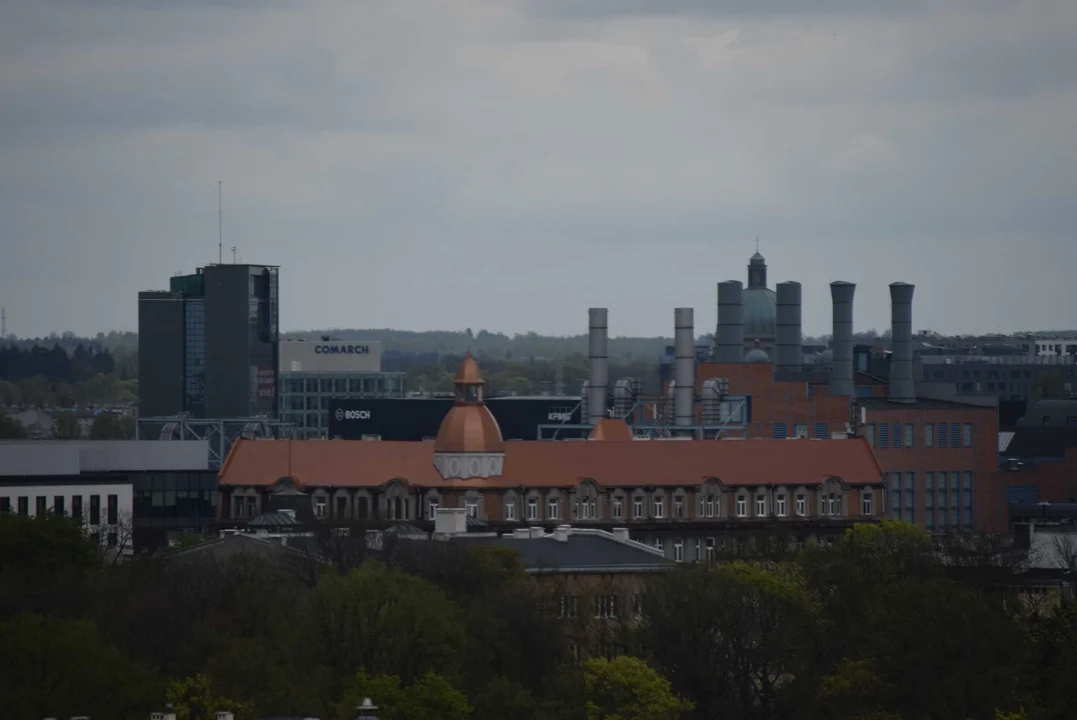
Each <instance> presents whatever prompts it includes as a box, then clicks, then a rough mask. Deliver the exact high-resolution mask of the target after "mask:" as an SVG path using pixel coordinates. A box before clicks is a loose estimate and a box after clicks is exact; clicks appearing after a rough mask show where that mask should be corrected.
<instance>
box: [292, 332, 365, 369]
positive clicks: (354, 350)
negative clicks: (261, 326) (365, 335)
mask: <svg viewBox="0 0 1077 720" xmlns="http://www.w3.org/2000/svg"><path fill="white" fill-rule="evenodd" d="M279 347H280V372H281V373H282V374H285V375H286V374H287V373H322V372H332V373H376V372H381V343H380V342H378V341H376V340H360V341H354V340H353V341H351V342H349V341H347V340H284V341H282V342H281V343H280V346H279Z"/></svg>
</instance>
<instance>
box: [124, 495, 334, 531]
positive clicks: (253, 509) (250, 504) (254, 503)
mask: <svg viewBox="0 0 1077 720" xmlns="http://www.w3.org/2000/svg"><path fill="white" fill-rule="evenodd" d="M166 494H167V493H166ZM114 497H116V496H115V495H109V502H110V503H111V502H112V498H114ZM347 503H348V498H340V499H339V500H338V501H337V504H338V505H340V506H341V507H340V515H341V517H343V516H344V508H345V507H347ZM108 514H109V517H112V506H111V505H109V509H108ZM257 514H258V498H256V497H248V498H247V517H254V516H255V515H257ZM110 524H111V525H115V524H116V523H110Z"/></svg>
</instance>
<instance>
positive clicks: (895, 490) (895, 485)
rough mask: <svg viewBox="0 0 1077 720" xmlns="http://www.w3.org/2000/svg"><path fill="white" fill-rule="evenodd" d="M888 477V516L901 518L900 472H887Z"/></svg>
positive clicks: (896, 518)
mask: <svg viewBox="0 0 1077 720" xmlns="http://www.w3.org/2000/svg"><path fill="white" fill-rule="evenodd" d="M887 475H888V476H889V478H890V516H891V517H892V518H894V519H895V520H900V519H901V473H899V472H892V473H887Z"/></svg>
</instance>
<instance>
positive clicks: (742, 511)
mask: <svg viewBox="0 0 1077 720" xmlns="http://www.w3.org/2000/svg"><path fill="white" fill-rule="evenodd" d="M747 516H748V498H746V497H744V496H741V497H739V498H737V517H747Z"/></svg>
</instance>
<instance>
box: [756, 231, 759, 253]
mask: <svg viewBox="0 0 1077 720" xmlns="http://www.w3.org/2000/svg"><path fill="white" fill-rule="evenodd" d="M755 251H756V252H759V236H758V235H756V236H755Z"/></svg>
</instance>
